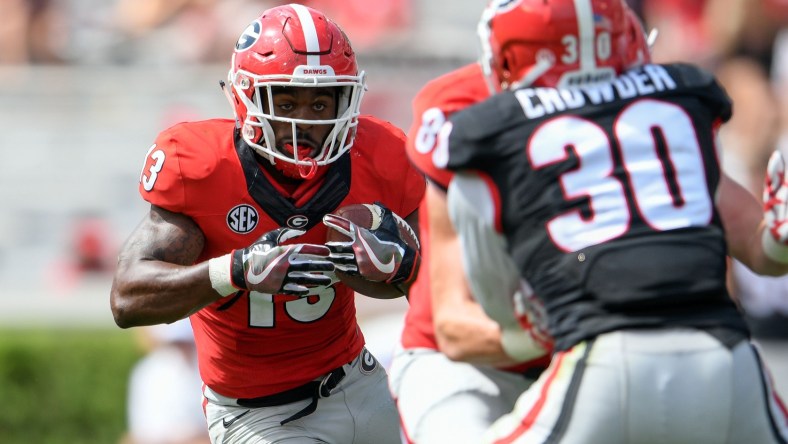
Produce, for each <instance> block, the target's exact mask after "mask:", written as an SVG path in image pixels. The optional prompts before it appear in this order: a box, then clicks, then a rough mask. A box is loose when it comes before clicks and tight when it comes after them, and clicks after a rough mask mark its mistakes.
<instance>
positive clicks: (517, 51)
mask: <svg viewBox="0 0 788 444" xmlns="http://www.w3.org/2000/svg"><path fill="white" fill-rule="evenodd" d="M477 32H478V35H479V40H480V43H481V48H480V50H481V54H480V63H481V66H482V69H483V70H484V74H485V76H486V77H487V81H488V85H489V87H490V90H491V91H492V92H500V91H502V90H508V89H515V88H519V87H527V86H535V87H539V86H545V87H554V86H557V87H571V86H576V85H583V84H587V83H594V82H599V81H605V80H610V79H612V78H613V77H614V76H615V75H617V74H620V73H621V72H623V71H626V70H627V69H629V68H633V67H635V66H639V65H643V64H646V63H648V62H649V61H650V58H651V55H650V52H649V46H648V44H647V42H646V35H645V33H644V31H643V26H642V24H641V23H640V19H639V18H638V17H637V15H636V14H635V13H634V12H633V11H632V10H631V9H630V8H629V7H628V6H627V5H626V3H625V1H624V0H491V2H490V3H489V5H488V6H487V8H486V9H485V11H484V13H483V14H482V18H481V20H480V22H479V26H478V28H477Z"/></svg>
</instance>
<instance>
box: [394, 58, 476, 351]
mask: <svg viewBox="0 0 788 444" xmlns="http://www.w3.org/2000/svg"><path fill="white" fill-rule="evenodd" d="M489 95H490V92H489V89H488V88H487V84H486V83H485V81H484V76H483V74H482V69H481V67H480V66H479V64H478V63H473V64H470V65H466V66H464V67H462V68H460V69H457V70H454V71H451V72H449V73H447V74H444V75H442V76H440V77H438V78H436V79H434V80H431V81H430V82H429V83H427V84H426V85H425V86H424V87H423V88H422V89H421V90H420V91H419V92H418V93H417V94H416V97H414V98H413V124H412V125H411V127H410V130H409V131H408V143H407V153H408V158H409V159H410V161H411V162H412V163H413V164H414V165H415V166H416V167H417V168H419V169H420V170H421V171H423V172H425V173H426V174H427V175H428V176H429V177H430V179H431V180H434V181H435V182H436V183H437V184H438V185H440V186H442V187H444V188H445V187H447V186H448V185H449V182H450V181H451V177H452V173H451V172H450V171H447V170H442V169H438V168H436V167H435V164H434V163H433V162H432V155H433V149H434V148H435V141H436V140H437V137H438V131H439V130H440V129H441V126H443V123H444V122H446V120H448V117H447V116H448V115H449V114H451V113H453V112H455V111H459V110H461V109H463V108H466V107H468V106H470V105H473V104H474V103H477V102H481V101H482V100H484V99H485V98H487V97H489ZM419 214H420V216H421V217H419V231H420V232H419V242H420V244H421V258H422V259H421V260H422V264H425V266H424V267H422V272H421V273H419V275H418V277H417V278H416V281H415V282H414V283H413V285H412V286H411V290H410V294H409V296H408V302H409V303H410V306H409V307H408V312H407V314H406V315H405V326H404V329H403V331H402V346H403V347H404V348H419V347H421V348H431V349H434V350H437V349H438V344H437V342H436V340H435V331H434V327H433V324H432V305H431V304H430V279H429V273H427V267H426V264H427V263H428V262H427V261H428V259H427V258H428V255H429V249H430V246H429V236H428V234H427V233H428V218H427V217H426V215H427V208H426V205H422V208H421V211H419Z"/></svg>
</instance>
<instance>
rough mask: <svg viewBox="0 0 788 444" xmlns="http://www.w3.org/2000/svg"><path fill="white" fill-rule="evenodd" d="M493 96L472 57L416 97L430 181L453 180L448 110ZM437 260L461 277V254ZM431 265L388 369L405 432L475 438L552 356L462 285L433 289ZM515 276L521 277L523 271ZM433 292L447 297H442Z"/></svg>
mask: <svg viewBox="0 0 788 444" xmlns="http://www.w3.org/2000/svg"><path fill="white" fill-rule="evenodd" d="M487 97H489V89H488V87H487V83H486V82H485V78H484V76H483V74H482V70H481V67H480V65H479V64H478V63H473V64H470V65H466V66H463V67H461V68H459V69H456V70H454V71H451V72H449V73H447V74H444V75H442V76H440V77H438V78H436V79H434V80H432V81H431V82H429V83H427V84H426V85H425V86H424V87H423V88H422V89H421V91H419V93H418V94H417V95H416V97H415V98H414V99H413V116H414V121H413V124H412V125H411V128H410V131H409V134H408V144H407V152H408V157H409V158H410V159H411V161H412V162H413V164H414V165H415V166H416V167H417V168H419V169H422V170H424V171H425V172H426V173H427V174H428V175H429V176H430V177H431V179H432V180H431V182H430V184H429V185H428V186H429V187H437V188H439V189H441V190H445V187H446V186H447V185H448V183H449V182H450V180H451V176H452V173H451V172H449V171H446V170H440V169H437V168H436V167H435V165H434V163H433V161H432V155H433V153H434V152H435V151H434V149H435V145H436V141H437V140H438V131H439V130H440V128H441V127H442V125H443V123H444V122H445V121H446V119H447V116H448V115H450V114H452V113H454V112H455V111H458V110H460V109H463V108H465V107H467V106H469V105H472V104H474V103H477V102H480V101H482V100H484V99H485V98H487ZM425 211H429V208H426V207H425V206H424V205H423V204H422V206H421V207H420V211H419V214H421V215H422V220H424V219H426V218H425V217H424V214H426V213H425ZM420 229H421V235H420V236H419V238H420V241H421V254H422V260H423V261H424V263H425V264H427V263H429V262H430V261H429V257H430V256H429V253H428V252H429V227H428V226H426V224H424V223H423V222H422V223H421V224H420ZM436 265H437V267H439V268H441V271H442V272H441V273H440V282H438V285H455V284H456V279H455V275H454V273H449V272H447V270H451V269H452V267H459V266H461V265H460V264H459V262H457V263H454V264H452V263H448V262H443V263H440V264H436ZM425 271H426V269H425V270H423V271H422V272H421V273H420V274H419V277H418V278H417V279H416V282H415V283H414V284H413V291H412V292H411V295H410V297H409V302H410V305H409V308H408V311H407V314H406V317H405V324H404V328H403V331H402V336H401V342H400V347H398V350H397V352H396V354H395V357H394V360H393V362H392V365H391V367H390V370H389V375H390V376H389V384H390V386H391V389H392V393H393V394H394V398H395V400H396V402H397V408H398V410H399V412H400V418H401V422H402V426H403V433H404V434H405V436H406V438H407V440H408V442H411V443H418V444H428V443H437V444H440V443H446V442H451V443H458V444H459V443H469V444H471V443H473V444H475V443H478V442H480V439H481V436H482V434H483V433H484V432H485V431H486V430H487V429H488V428H489V427H490V425H491V424H492V423H493V421H494V420H496V419H497V418H498V417H500V416H502V415H503V414H505V413H508V412H509V411H511V410H512V409H513V408H514V402H515V401H516V399H517V397H518V396H519V394H520V393H521V392H522V391H524V390H525V389H526V388H528V386H529V385H530V384H531V383H532V382H533V381H534V380H535V379H536V377H537V376H538V375H539V373H540V372H541V370H543V369H544V368H545V367H546V366H547V364H548V363H549V353H548V351H547V350H546V349H545V347H542V346H541V345H538V344H536V346H532V347H529V346H520V344H519V341H516V342H515V345H517V346H519V349H518V350H513V349H509V350H504V348H503V346H502V343H501V329H500V327H499V326H498V324H497V323H495V322H493V321H492V320H491V319H489V318H488V317H487V316H486V315H485V314H484V311H483V310H482V309H481V307H480V306H479V304H478V303H476V302H475V300H474V299H473V298H472V297H471V295H469V294H468V293H467V291H465V289H464V288H460V287H454V289H453V290H452V291H446V292H441V293H432V292H431V291H430V284H431V282H430V274H429V273H427V272H425ZM510 276H513V277H514V278H515V279H516V280H517V279H519V277H518V275H517V273H516V272H514V273H512V274H511V275H510ZM501 282H502V283H503V282H504V280H503V279H502V280H501ZM502 285H505V284H502ZM490 291H503V290H501V289H498V288H496V289H492V290H490ZM431 294H433V296H435V295H438V294H440V295H441V296H448V297H444V298H443V299H440V300H437V299H432V298H431V297H430V295H431ZM521 334H522V333H521ZM439 348H440V350H441V351H442V352H441V351H439ZM547 348H549V347H547ZM458 361H465V362H458Z"/></svg>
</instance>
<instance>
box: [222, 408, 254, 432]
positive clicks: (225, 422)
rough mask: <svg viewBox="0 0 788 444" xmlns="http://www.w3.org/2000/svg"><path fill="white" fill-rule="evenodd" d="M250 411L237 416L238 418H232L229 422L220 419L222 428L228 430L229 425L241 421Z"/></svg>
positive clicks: (225, 419)
mask: <svg viewBox="0 0 788 444" xmlns="http://www.w3.org/2000/svg"><path fill="white" fill-rule="evenodd" d="M250 411H251V410H247V411H245V412H243V413H241V414H240V415H238V416H236V417H234V418H233V419H231V420H229V421H228V420H227V418H222V425H223V426H224V428H225V429H227V428H229V427H230V426H231V425H233V424H234V423H235V421H238V420H239V419H241V418H243V417H244V416H246V414H247V413H249V412H250Z"/></svg>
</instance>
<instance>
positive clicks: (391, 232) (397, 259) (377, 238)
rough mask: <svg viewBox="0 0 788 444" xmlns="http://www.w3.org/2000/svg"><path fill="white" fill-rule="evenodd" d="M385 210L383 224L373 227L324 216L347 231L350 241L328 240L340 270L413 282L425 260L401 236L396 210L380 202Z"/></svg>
mask: <svg viewBox="0 0 788 444" xmlns="http://www.w3.org/2000/svg"><path fill="white" fill-rule="evenodd" d="M375 204H376V205H377V206H379V207H380V208H381V210H382V214H381V222H380V226H379V227H378V228H377V229H374V230H369V229H366V228H363V227H359V226H358V225H356V224H354V223H353V222H351V221H350V220H348V219H346V218H344V217H341V216H337V215H335V214H326V215H325V216H323V224H325V225H326V226H327V227H330V228H333V229H335V230H337V231H339V232H340V233H342V234H344V235H345V236H347V237H348V238H350V240H349V241H346V242H327V243H326V246H327V247H328V248H329V249H331V255H330V257H329V258H330V259H331V261H332V262H333V263H334V265H335V266H336V269H337V270H339V271H342V272H344V273H347V274H350V275H354V276H361V277H363V278H365V279H367V280H369V281H374V282H385V283H388V284H401V283H403V282H410V281H411V280H412V279H413V278H414V275H415V271H416V270H418V265H419V262H420V259H421V256H420V253H419V251H418V249H414V248H411V247H410V246H409V245H408V244H407V243H406V242H405V241H404V240H402V239H401V238H400V236H399V228H398V227H397V221H396V220H395V219H394V217H395V216H394V213H392V212H391V210H389V209H388V208H386V207H385V206H384V205H383V204H381V203H379V202H376V203H375Z"/></svg>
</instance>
